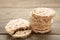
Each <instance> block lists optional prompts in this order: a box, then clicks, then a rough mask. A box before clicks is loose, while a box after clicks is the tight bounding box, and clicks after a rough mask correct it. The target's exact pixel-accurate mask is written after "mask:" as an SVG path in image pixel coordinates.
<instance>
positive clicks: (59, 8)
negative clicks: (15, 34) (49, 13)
mask: <svg viewBox="0 0 60 40" xmlns="http://www.w3.org/2000/svg"><path fill="white" fill-rule="evenodd" d="M37 7H48V8H53V9H54V10H55V11H56V16H55V17H54V24H53V25H52V30H51V32H49V33H47V34H35V33H32V34H31V35H30V36H29V37H28V38H24V39H14V38H12V37H11V36H9V35H8V34H7V32H6V31H5V29H4V27H5V26H6V24H7V23H8V21H9V20H11V19H15V18H20V17H21V18H25V19H28V18H29V17H28V16H29V14H30V11H31V10H32V9H33V8H37ZM0 40H60V0H0Z"/></svg>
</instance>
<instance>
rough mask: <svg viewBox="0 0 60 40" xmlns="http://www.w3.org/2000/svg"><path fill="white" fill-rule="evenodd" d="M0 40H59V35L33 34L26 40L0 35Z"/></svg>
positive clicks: (25, 39)
mask: <svg viewBox="0 0 60 40" xmlns="http://www.w3.org/2000/svg"><path fill="white" fill-rule="evenodd" d="M0 40H60V35H39V34H33V35H31V36H29V37H28V38H24V39H21V38H20V39H15V38H12V37H11V36H9V35H0Z"/></svg>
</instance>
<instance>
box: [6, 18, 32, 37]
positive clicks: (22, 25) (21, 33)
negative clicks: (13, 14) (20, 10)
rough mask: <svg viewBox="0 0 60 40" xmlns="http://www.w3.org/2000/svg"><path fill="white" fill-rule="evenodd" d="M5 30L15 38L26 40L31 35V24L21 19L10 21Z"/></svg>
mask: <svg viewBox="0 0 60 40" xmlns="http://www.w3.org/2000/svg"><path fill="white" fill-rule="evenodd" d="M5 29H6V31H7V32H8V33H9V34H10V35H11V36H13V37H14V38H24V37H27V36H28V35H29V34H30V33H31V29H30V23H29V22H28V21H27V20H25V19H21V18H18V19H13V20H10V21H9V23H8V24H7V25H6V27H5Z"/></svg>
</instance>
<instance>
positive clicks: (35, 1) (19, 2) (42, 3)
mask: <svg viewBox="0 0 60 40" xmlns="http://www.w3.org/2000/svg"><path fill="white" fill-rule="evenodd" d="M0 7H21V8H24V7H26V8H27V7H60V0H0Z"/></svg>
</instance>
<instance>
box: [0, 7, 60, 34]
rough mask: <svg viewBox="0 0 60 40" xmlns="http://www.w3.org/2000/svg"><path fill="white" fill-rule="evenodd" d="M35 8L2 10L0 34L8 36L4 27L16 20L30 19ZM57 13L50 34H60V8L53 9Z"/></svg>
mask: <svg viewBox="0 0 60 40" xmlns="http://www.w3.org/2000/svg"><path fill="white" fill-rule="evenodd" d="M32 9H33V8H0V34H7V32H6V31H5V29H4V27H5V26H6V24H7V23H8V21H9V20H11V19H15V18H19V17H21V18H25V19H28V18H29V14H30V11H31V10H32ZM53 9H54V10H55V11H56V16H55V18H54V24H53V25H52V31H51V32H50V33H48V34H60V8H53Z"/></svg>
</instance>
